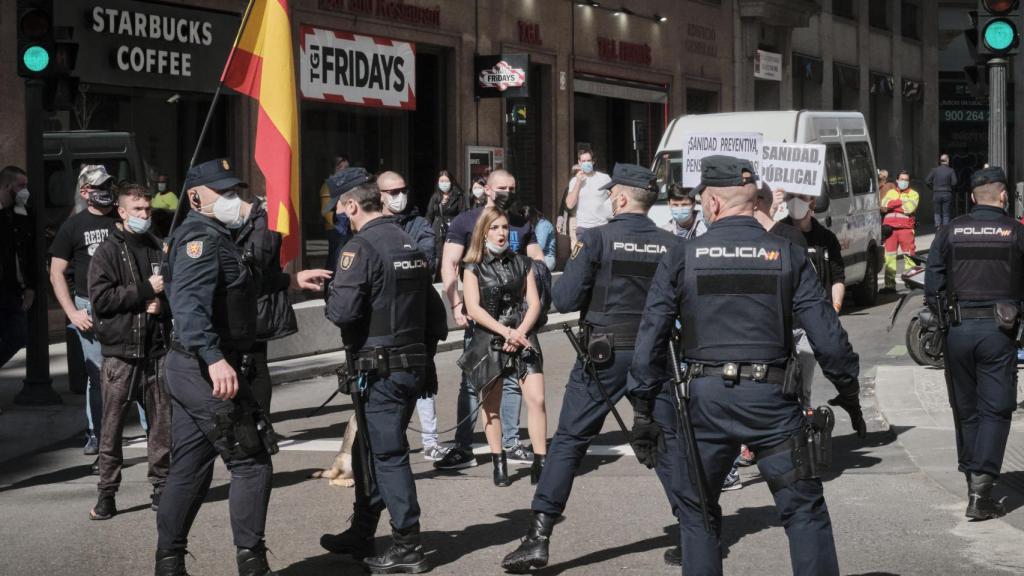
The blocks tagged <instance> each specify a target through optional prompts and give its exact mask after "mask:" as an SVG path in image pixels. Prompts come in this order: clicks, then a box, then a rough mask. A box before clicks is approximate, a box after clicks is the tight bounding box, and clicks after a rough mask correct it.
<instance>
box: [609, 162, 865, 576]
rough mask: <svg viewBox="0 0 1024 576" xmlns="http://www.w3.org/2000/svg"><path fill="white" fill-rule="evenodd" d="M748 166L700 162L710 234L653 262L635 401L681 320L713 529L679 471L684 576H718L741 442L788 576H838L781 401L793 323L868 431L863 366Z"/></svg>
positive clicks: (793, 420) (796, 407)
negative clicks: (725, 483) (784, 553)
mask: <svg viewBox="0 0 1024 576" xmlns="http://www.w3.org/2000/svg"><path fill="white" fill-rule="evenodd" d="M745 165H746V163H744V162H742V161H740V160H738V159H736V158H732V157H728V156H712V157H708V158H705V159H704V160H703V161H702V167H701V169H702V183H703V184H704V185H705V186H706V188H705V192H704V194H703V195H702V202H703V208H704V218H705V219H706V220H707V222H708V223H709V228H708V232H707V233H706V234H704V235H703V236H700V237H698V238H695V239H692V240H689V241H687V242H686V243H685V244H684V245H683V248H682V249H681V250H673V251H670V252H669V253H668V254H667V255H666V257H665V258H663V259H662V260H661V262H660V263H659V265H658V271H657V273H656V274H655V276H654V280H653V283H652V285H651V291H650V293H649V295H648V298H647V302H646V305H645V309H644V315H643V320H642V322H641V325H640V331H639V333H638V335H637V342H636V352H635V354H634V357H633V365H632V368H631V369H630V372H631V375H632V376H633V379H631V380H630V392H629V393H630V396H631V397H632V398H633V401H634V407H635V409H636V410H637V411H638V412H640V413H645V412H646V413H648V414H649V413H650V412H651V411H652V410H653V408H652V407H650V405H651V404H652V403H653V401H654V399H655V397H656V395H657V394H658V393H659V391H661V390H662V386H663V383H664V382H665V381H666V379H668V378H669V375H668V374H667V373H666V368H667V367H668V366H670V365H669V364H668V354H667V350H668V344H669V342H668V340H669V338H670V336H671V333H672V329H673V326H674V325H675V323H676V320H677V318H678V319H679V320H680V321H681V329H680V333H681V336H680V339H681V342H680V347H681V360H683V361H685V362H686V364H687V368H688V372H687V373H688V374H690V375H694V378H693V379H692V380H691V381H690V386H689V394H690V399H689V405H690V412H691V419H692V424H693V428H694V430H695V438H696V443H697V448H698V449H697V452H698V455H699V457H700V460H701V462H702V464H703V468H704V476H705V485H706V486H707V491H708V500H709V502H708V507H709V509H710V524H711V531H708V530H706V529H705V526H704V522H703V518H702V514H701V503H700V500H699V497H698V496H697V490H695V489H694V488H693V487H692V485H691V483H690V482H689V481H688V478H687V474H676V475H675V477H674V478H675V480H676V482H678V483H679V486H677V490H680V491H682V493H683V506H682V522H681V532H682V547H683V570H684V572H685V573H686V574H702V575H704V574H721V573H722V547H721V540H720V535H721V507H719V505H718V496H719V494H720V489H721V486H722V480H723V479H724V478H725V476H726V474H727V473H728V472H729V469H730V467H731V465H732V462H733V460H734V459H735V458H736V454H737V452H738V451H739V447H740V444H741V443H744V444H747V445H748V446H750V447H751V449H752V450H754V452H755V453H757V455H758V460H757V465H758V467H759V468H760V471H761V475H762V476H764V477H765V478H766V480H767V482H768V485H769V487H770V488H771V490H772V493H773V496H774V498H775V504H776V506H777V507H778V508H779V512H780V515H781V517H782V519H783V525H784V526H785V528H786V535H787V536H788V537H789V547H790V558H791V561H792V565H793V572H794V573H795V574H798V575H815V576H822V575H831V574H838V573H839V566H838V561H837V559H836V551H835V542H834V541H833V538H832V525H831V521H830V519H829V515H828V509H827V507H826V506H825V498H824V494H823V491H822V484H821V480H820V479H819V478H816V477H813V475H811V474H809V473H808V472H807V467H806V466H800V467H797V466H796V463H797V462H798V461H800V458H799V456H800V455H806V454H807V453H808V451H807V446H806V444H805V442H804V441H803V440H802V439H803V438H805V435H804V434H803V431H804V428H805V416H804V413H803V410H802V408H801V405H800V400H799V398H798V397H797V396H796V395H792V394H791V395H784V394H783V390H782V387H781V384H782V383H783V381H784V379H785V378H784V376H785V365H786V362H787V358H789V357H790V355H791V352H792V330H791V323H792V321H793V319H794V318H795V319H796V320H798V321H799V322H800V325H801V326H803V328H804V330H806V332H807V334H808V336H809V337H810V339H811V342H812V344H813V345H814V350H815V352H816V354H817V358H818V361H819V363H820V365H821V368H822V371H823V372H824V374H825V376H826V377H827V378H828V379H829V380H831V381H832V383H833V384H835V386H836V388H837V389H838V390H839V396H837V397H836V398H835V399H833V400H832V401H831V403H834V404H836V405H839V406H842V407H843V408H844V409H846V411H847V412H849V414H850V416H851V420H852V423H853V425H854V429H855V430H856V431H857V433H858V435H860V436H864V435H865V434H866V431H865V424H864V419H863V417H862V416H861V411H860V402H859V400H858V391H859V384H858V381H857V377H858V373H859V367H858V358H857V355H856V354H855V353H854V352H853V350H852V349H851V347H850V344H849V342H848V340H847V337H846V332H845V331H844V330H843V328H842V326H840V324H839V318H838V316H837V315H836V312H835V310H833V309H832V307H831V306H830V305H829V304H828V301H827V300H826V299H825V295H824V293H823V291H822V288H821V283H820V282H818V277H817V275H816V274H815V273H814V270H813V268H812V266H811V264H810V262H809V261H808V260H807V255H806V252H805V251H804V250H802V249H799V248H797V247H794V246H793V245H792V244H791V243H790V242H788V241H787V240H785V239H784V238H781V237H778V236H775V235H773V234H769V233H768V232H766V231H765V229H764V228H763V227H762V226H761V225H760V224H759V223H758V222H757V221H756V220H755V219H754V218H753V211H754V196H755V189H754V187H753V186H745V185H744V184H745V183H746V180H745V179H744V178H743V176H742V170H743V168H744V166H745Z"/></svg>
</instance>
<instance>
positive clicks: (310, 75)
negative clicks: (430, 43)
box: [299, 26, 416, 110]
mask: <svg viewBox="0 0 1024 576" xmlns="http://www.w3.org/2000/svg"><path fill="white" fill-rule="evenodd" d="M299 30H300V31H299V43H300V54H299V60H300V65H299V73H300V75H301V78H300V82H299V88H300V90H301V91H302V97H303V98H306V99H309V100H322V101H326V102H338V103H344V104H355V105H358V106H370V107H374V108H399V109H402V110H415V109H416V47H415V45H414V44H413V43H412V42H403V41H400V40H392V39H390V38H380V37H377V36H365V35H362V34H353V33H351V32H342V31H339V30H327V29H324V28H315V27H313V26H302V27H300V29H299Z"/></svg>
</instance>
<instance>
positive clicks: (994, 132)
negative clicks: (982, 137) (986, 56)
mask: <svg viewBox="0 0 1024 576" xmlns="http://www.w3.org/2000/svg"><path fill="white" fill-rule="evenodd" d="M988 86H989V90H988V110H989V116H988V163H989V165H991V166H1000V167H1002V168H1003V169H1004V170H1006V169H1007V166H1006V60H1004V59H1002V58H993V59H991V60H989V61H988Z"/></svg>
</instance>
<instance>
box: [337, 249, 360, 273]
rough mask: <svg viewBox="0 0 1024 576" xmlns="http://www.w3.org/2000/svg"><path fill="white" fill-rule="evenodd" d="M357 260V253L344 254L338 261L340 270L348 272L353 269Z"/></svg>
mask: <svg viewBox="0 0 1024 576" xmlns="http://www.w3.org/2000/svg"><path fill="white" fill-rule="evenodd" d="M355 260H356V253H355V252H342V253H341V258H340V259H339V260H338V268H341V269H342V270H348V269H349V268H351V267H352V263H353V262H355Z"/></svg>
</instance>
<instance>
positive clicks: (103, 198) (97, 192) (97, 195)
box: [89, 188, 114, 208]
mask: <svg viewBox="0 0 1024 576" xmlns="http://www.w3.org/2000/svg"><path fill="white" fill-rule="evenodd" d="M89 205H90V206H92V207H94V208H110V207H111V206H113V205H114V193H113V192H111V191H110V189H100V188H93V189H92V190H89Z"/></svg>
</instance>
